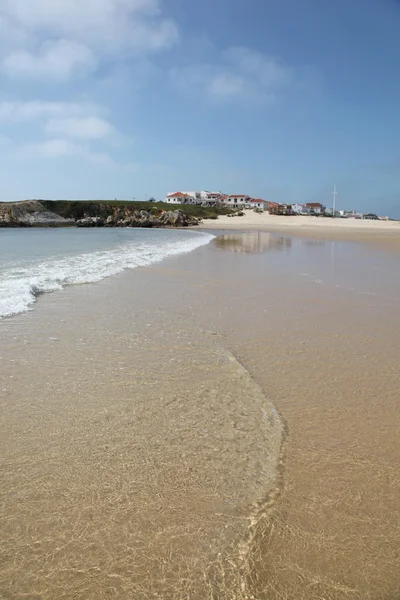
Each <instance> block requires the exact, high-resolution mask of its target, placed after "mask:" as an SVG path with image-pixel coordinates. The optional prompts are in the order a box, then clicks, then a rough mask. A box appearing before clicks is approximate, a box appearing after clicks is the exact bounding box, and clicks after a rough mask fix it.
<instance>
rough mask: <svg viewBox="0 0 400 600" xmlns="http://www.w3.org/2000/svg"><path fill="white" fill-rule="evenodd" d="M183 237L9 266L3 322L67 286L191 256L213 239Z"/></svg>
mask: <svg viewBox="0 0 400 600" xmlns="http://www.w3.org/2000/svg"><path fill="white" fill-rule="evenodd" d="M184 236H185V237H183V235H182V236H177V237H176V236H175V237H174V239H169V240H168V239H166V238H165V236H160V237H159V238H156V239H154V238H153V239H149V240H143V241H142V240H141V241H138V240H136V241H131V242H129V243H125V244H120V245H118V246H116V247H114V248H109V249H106V250H97V251H91V252H85V253H81V254H78V255H75V256H67V257H65V258H54V257H53V258H48V259H45V260H41V261H39V262H36V263H33V264H32V263H28V262H27V263H25V264H24V263H19V264H15V263H14V264H12V265H9V266H8V267H7V266H6V267H5V268H3V269H2V270H1V271H0V318H2V317H10V316H12V315H17V314H20V313H23V312H26V311H27V310H30V309H32V307H33V305H34V303H35V301H36V298H37V297H38V296H39V295H41V294H44V293H46V292H55V291H58V290H62V289H63V288H64V287H65V286H67V285H76V284H82V283H95V282H97V281H100V280H102V279H104V278H106V277H110V276H112V275H117V274H118V273H121V271H124V270H125V269H134V268H135V267H141V266H147V265H151V264H153V263H156V262H159V261H161V260H163V259H164V258H166V257H168V256H172V255H175V254H181V253H186V252H190V251H192V250H195V249H196V248H199V247H200V246H203V245H205V244H208V243H209V242H210V241H211V240H212V239H213V238H214V236H213V235H210V234H206V233H200V232H190V233H189V232H185V234H184Z"/></svg>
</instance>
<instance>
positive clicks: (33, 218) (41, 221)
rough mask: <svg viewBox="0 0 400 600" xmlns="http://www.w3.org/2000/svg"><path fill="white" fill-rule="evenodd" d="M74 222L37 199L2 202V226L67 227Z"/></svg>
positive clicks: (0, 217) (0, 204)
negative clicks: (45, 206) (52, 210)
mask: <svg viewBox="0 0 400 600" xmlns="http://www.w3.org/2000/svg"><path fill="white" fill-rule="evenodd" d="M73 224H74V222H73V220H72V219H65V218H64V217H61V216H60V215H56V214H55V213H53V212H51V211H49V210H47V209H46V208H44V206H42V204H41V203H40V202H39V201H37V200H25V201H24V202H1V203H0V227H34V226H37V227H46V226H47V227H65V226H68V225H73Z"/></svg>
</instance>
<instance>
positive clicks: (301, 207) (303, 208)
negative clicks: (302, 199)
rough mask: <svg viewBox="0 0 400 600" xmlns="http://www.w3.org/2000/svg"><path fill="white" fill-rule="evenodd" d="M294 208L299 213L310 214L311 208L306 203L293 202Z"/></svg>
mask: <svg viewBox="0 0 400 600" xmlns="http://www.w3.org/2000/svg"><path fill="white" fill-rule="evenodd" d="M292 210H293V212H295V213H296V214H298V215H308V214H310V209H309V208H308V206H306V205H305V204H298V203H297V202H296V203H295V204H292Z"/></svg>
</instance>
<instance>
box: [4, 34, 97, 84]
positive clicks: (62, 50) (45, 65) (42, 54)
mask: <svg viewBox="0 0 400 600" xmlns="http://www.w3.org/2000/svg"><path fill="white" fill-rule="evenodd" d="M96 64H97V63H96V59H95V56H94V54H93V52H92V51H91V50H90V49H89V48H87V47H86V46H84V45H82V44H78V43H76V42H70V41H67V40H56V41H54V42H53V41H52V42H44V43H43V44H41V45H40V46H39V47H38V49H37V51H36V53H32V52H29V51H27V50H19V51H17V52H13V53H11V54H9V55H8V56H6V57H5V58H4V60H3V65H2V69H3V72H4V73H5V74H6V75H8V76H9V77H24V78H29V79H59V80H62V79H68V78H69V77H70V76H71V75H73V74H76V73H83V74H85V73H87V72H88V71H92V70H93V69H95V67H96Z"/></svg>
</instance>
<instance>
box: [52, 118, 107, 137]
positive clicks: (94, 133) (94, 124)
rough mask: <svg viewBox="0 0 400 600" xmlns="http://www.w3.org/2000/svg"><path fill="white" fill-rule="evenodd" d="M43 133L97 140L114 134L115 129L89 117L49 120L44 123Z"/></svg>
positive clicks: (100, 120)
mask: <svg viewBox="0 0 400 600" xmlns="http://www.w3.org/2000/svg"><path fill="white" fill-rule="evenodd" d="M45 131H46V133H49V134H51V135H54V134H55V135H60V134H61V135H66V136H68V137H72V138H79V139H87V140H99V139H102V138H105V137H108V136H109V135H111V134H112V133H114V131H115V129H114V127H113V126H112V125H111V124H110V123H109V122H108V121H105V120H104V119H99V118H98V117H93V116H90V117H68V118H62V119H50V120H49V121H48V122H47V123H46V126H45Z"/></svg>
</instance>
